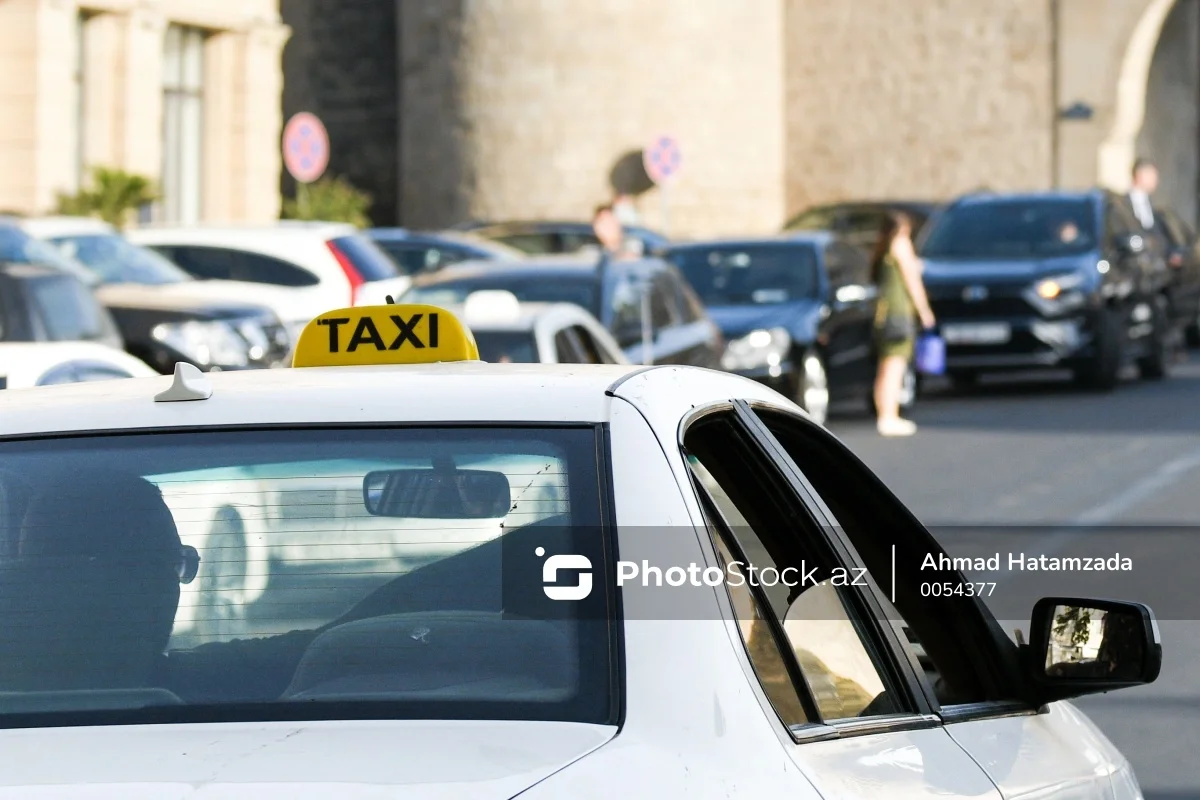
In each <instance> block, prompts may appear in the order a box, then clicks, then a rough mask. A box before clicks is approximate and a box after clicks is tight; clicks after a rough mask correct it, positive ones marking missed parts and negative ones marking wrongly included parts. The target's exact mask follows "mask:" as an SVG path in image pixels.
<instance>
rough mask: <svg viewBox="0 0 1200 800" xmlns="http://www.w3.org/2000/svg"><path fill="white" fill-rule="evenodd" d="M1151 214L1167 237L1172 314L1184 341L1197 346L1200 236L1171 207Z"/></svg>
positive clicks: (1199, 345) (1199, 300)
mask: <svg viewBox="0 0 1200 800" xmlns="http://www.w3.org/2000/svg"><path fill="white" fill-rule="evenodd" d="M1154 215H1155V217H1157V218H1158V219H1159V220H1161V221H1162V223H1163V226H1162V227H1163V232H1164V233H1165V234H1166V237H1167V248H1168V250H1167V263H1168V265H1169V266H1170V267H1171V269H1170V272H1171V286H1170V289H1169V294H1170V300H1171V316H1172V317H1173V318H1174V320H1175V321H1176V322H1177V323H1179V324H1181V325H1182V326H1183V330H1184V334H1185V335H1186V337H1187V343H1188V344H1189V345H1191V346H1192V347H1200V240H1198V239H1197V237H1196V232H1195V230H1194V229H1193V228H1192V226H1191V225H1188V224H1187V222H1185V221H1184V220H1183V218H1182V217H1180V216H1179V214H1178V213H1176V212H1175V211H1174V210H1173V209H1168V208H1158V209H1155V210H1154Z"/></svg>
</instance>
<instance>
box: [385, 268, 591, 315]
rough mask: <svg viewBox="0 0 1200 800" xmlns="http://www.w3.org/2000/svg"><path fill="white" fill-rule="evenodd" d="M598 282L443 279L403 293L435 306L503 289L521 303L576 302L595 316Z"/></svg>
mask: <svg viewBox="0 0 1200 800" xmlns="http://www.w3.org/2000/svg"><path fill="white" fill-rule="evenodd" d="M597 288H598V286H597V281H596V280H595V279H592V278H586V279H584V278H569V277H564V276H562V275H551V276H548V277H545V278H538V279H532V278H520V279H516V280H509V279H506V278H505V277H504V276H503V275H501V276H498V277H497V278H496V279H495V280H491V281H480V280H478V279H476V278H472V279H469V280H463V281H453V280H441V281H438V282H437V283H434V284H431V285H429V286H413V287H412V288H410V289H409V290H408V291H407V292H405V294H404V302H405V303H429V304H430V305H435V306H457V305H462V304H463V303H465V302H466V301H467V296H468V295H470V294H471V293H472V292H478V291H483V290H502V291H506V292H512V293H513V294H514V295H516V296H517V300H519V301H521V302H522V303H574V304H575V305H577V306H582V307H583V308H585V309H587V310H588V311H590V312H592V313H593V314H595V313H596V312H597V310H598V305H599V303H598V300H597V296H596V289H597Z"/></svg>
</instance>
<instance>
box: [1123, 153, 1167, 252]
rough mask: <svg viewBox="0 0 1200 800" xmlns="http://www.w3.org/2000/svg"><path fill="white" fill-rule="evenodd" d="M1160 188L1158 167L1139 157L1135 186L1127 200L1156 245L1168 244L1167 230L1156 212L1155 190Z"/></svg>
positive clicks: (1135, 171)
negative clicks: (1165, 230)
mask: <svg viewBox="0 0 1200 800" xmlns="http://www.w3.org/2000/svg"><path fill="white" fill-rule="evenodd" d="M1157 189H1158V167H1156V166H1154V163H1153V162H1151V161H1150V160H1149V159H1146V158H1139V159H1138V160H1137V161H1135V162H1134V164H1133V186H1132V187H1130V189H1129V193H1128V194H1126V195H1125V202H1126V204H1127V205H1128V207H1129V210H1130V211H1132V212H1133V216H1134V217H1135V218H1137V221H1138V222H1140V223H1141V225H1142V229H1143V230H1144V232H1145V233H1147V234H1149V236H1148V237H1147V238H1152V239H1154V240H1155V241H1154V243H1155V245H1164V246H1165V244H1166V236H1165V232H1164V231H1163V228H1162V223H1161V222H1160V221H1159V219H1158V215H1157V214H1155V213H1154V205H1153V203H1154V201H1153V199H1152V197H1153V195H1154V192H1155V191H1156V190H1157Z"/></svg>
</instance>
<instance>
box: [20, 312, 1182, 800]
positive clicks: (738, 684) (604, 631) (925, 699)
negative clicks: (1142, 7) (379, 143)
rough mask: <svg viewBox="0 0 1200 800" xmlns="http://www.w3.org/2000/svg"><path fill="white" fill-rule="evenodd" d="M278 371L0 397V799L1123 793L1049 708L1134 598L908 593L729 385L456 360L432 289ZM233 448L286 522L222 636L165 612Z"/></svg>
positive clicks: (203, 552) (1137, 668) (204, 547)
mask: <svg viewBox="0 0 1200 800" xmlns="http://www.w3.org/2000/svg"><path fill="white" fill-rule="evenodd" d="M294 366H295V367H297V368H296V369H289V370H272V371H264V372H253V373H222V374H218V375H204V374H202V373H200V372H199V371H197V370H195V369H192V368H190V367H187V366H186V365H185V366H181V367H180V368H179V369H178V370H177V372H176V374H175V377H174V378H167V377H160V378H150V379H146V380H126V381H115V382H109V383H104V384H99V383H97V384H90V385H85V384H79V385H75V386H64V387H53V388H49V389H46V390H43V391H41V392H38V393H32V392H31V393H27V394H28V395H34V394H37V395H38V396H37V397H33V396H27V397H23V396H21V395H22V393H13V395H12V396H10V397H3V396H0V620H3V624H2V625H0V797H13V798H16V797H21V798H26V797H56V798H57V797H65V798H72V797H78V798H101V797H103V798H110V797H111V798H116V797H121V798H150V797H155V798H157V797H175V798H187V797H196V798H203V797H214V798H215V797H221V798H262V797H281V798H282V797H287V798H326V797H330V796H337V797H341V798H354V799H355V800H357V799H358V798H393V797H407V798H513V797H517V796H520V797H522V798H528V799H530V800H538V799H539V798H561V797H572V798H610V797H613V796H632V797H651V798H663V797H701V798H718V797H719V798H729V797H744V798H763V797H787V798H793V799H794V798H802V799H804V800H810V799H811V800H818V798H825V799H826V800H833V799H834V798H837V799H839V800H840V799H843V798H845V799H847V800H850V799H853V800H859V798H877V797H904V798H935V797H936V798H942V799H943V800H944V798H956V797H971V798H988V799H989V800H1001V799H1002V798H1013V797H1038V798H1064V799H1065V798H1072V799H1073V800H1084V799H1089V800H1090V799H1091V798H1095V799H1096V800H1099V799H1100V798H1117V799H1118V800H1132V799H1133V798H1138V797H1140V792H1139V789H1138V785H1137V782H1136V780H1135V778H1134V775H1133V773H1132V770H1131V768H1130V767H1129V764H1128V763H1127V762H1126V760H1125V759H1124V758H1123V757H1122V756H1121V754H1120V753H1119V752H1118V751H1117V750H1116V749H1115V748H1114V747H1113V745H1112V744H1111V743H1110V742H1109V741H1108V740H1107V739H1106V738H1105V737H1104V735H1103V734H1102V733H1101V732H1100V731H1099V730H1098V729H1097V728H1096V727H1095V726H1094V725H1093V724H1092V723H1091V722H1090V721H1089V720H1088V719H1087V718H1086V717H1085V716H1084V715H1083V714H1082V713H1081V712H1079V711H1078V710H1077V709H1076V708H1075V707H1074V706H1073V705H1071V704H1070V703H1069V702H1067V701H1068V700H1069V698H1072V697H1075V696H1080V695H1084V694H1088V693H1091V692H1098V691H1108V690H1112V689H1117V688H1121V687H1124V686H1134V685H1139V684H1144V683H1148V682H1150V681H1153V680H1154V679H1155V678H1156V677H1157V674H1158V670H1159V668H1160V666H1161V660H1162V652H1161V645H1160V643H1159V640H1158V631H1157V624H1156V622H1155V620H1154V617H1153V616H1152V614H1151V613H1150V611H1149V609H1148V608H1146V607H1145V606H1143V605H1140V604H1136V603H1122V602H1116V601H1105V600H1087V599H1078V598H1047V599H1045V600H1042V601H1040V602H1039V603H1038V604H1037V605H1036V606H1035V608H1034V610H1033V616H1032V621H1031V623H1030V627H1029V642H1028V644H1023V645H1017V644H1015V643H1013V642H1012V641H1011V640H1009V639H1008V638H1007V637H1006V636H1005V634H1004V633H1003V632H1002V631H1001V630H1000V629H999V627H998V625H997V623H996V621H995V620H994V619H993V618H992V616H991V615H990V613H989V612H988V610H987V609H986V607H985V606H984V605H983V603H982V602H981V601H980V600H979V599H978V598H976V597H971V596H962V595H959V596H955V597H953V598H952V599H950V598H946V597H932V596H928V593H925V592H922V591H920V590H919V589H918V581H919V580H920V581H931V580H936V581H942V582H957V583H963V582H965V578H964V576H963V575H962V574H961V573H958V572H956V571H950V570H945V571H937V572H935V573H933V574H930V573H928V572H925V573H922V575H924V577H923V578H918V572H919V571H920V566H921V564H922V562H923V561H924V560H925V558H926V557H927V556H928V555H930V554H935V555H940V554H941V553H942V552H943V551H942V550H941V548H940V546H939V545H938V544H937V542H936V541H935V540H933V538H932V537H931V536H930V535H929V533H928V531H926V530H925V529H924V528H923V527H922V526H921V525H920V524H919V523H918V522H917V521H916V519H914V518H913V516H912V515H911V514H910V513H909V512H908V511H907V510H906V509H905V508H904V507H903V506H902V505H901V504H900V503H899V502H898V501H897V500H896V498H895V497H894V496H893V495H892V494H891V493H890V492H888V490H887V489H886V488H885V487H884V486H883V485H882V484H880V483H879V481H878V480H877V479H876V478H875V477H874V476H873V475H872V473H871V472H870V471H869V470H867V468H866V467H864V466H863V464H862V463H861V462H860V461H858V460H857V459H856V458H855V457H854V456H853V455H852V454H851V453H850V452H849V451H848V450H847V449H846V448H845V447H844V446H843V445H842V444H841V443H840V442H838V440H837V439H835V438H834V437H833V436H832V435H831V434H829V433H828V432H827V431H826V430H825V429H823V428H821V427H820V426H817V425H815V424H813V423H812V422H811V421H810V420H809V419H808V418H807V417H806V415H805V414H804V413H803V412H802V411H800V410H799V409H798V408H797V407H796V406H795V405H794V404H792V403H791V402H790V401H788V400H786V399H785V398H783V397H782V396H780V395H778V394H776V393H774V392H773V391H771V390H770V389H768V388H766V387H764V386H763V385H761V384H758V383H755V382H752V381H749V380H746V379H743V378H739V377H737V376H733V375H729V374H725V373H718V372H713V371H708V370H703V369H697V368H689V367H648V368H638V367H633V366H629V365H544V364H487V363H482V362H479V361H478V350H477V348H476V345H475V343H474V341H473V338H472V336H471V333H470V331H469V330H468V329H467V328H466V327H465V326H463V325H462V324H461V322H460V321H459V320H458V319H457V318H456V317H455V316H454V315H453V314H451V313H449V312H447V311H445V310H444V309H438V308H436V307H431V306H404V305H389V306H382V307H374V306H365V307H357V308H350V309H342V310H338V311H333V312H329V313H325V314H322V315H320V316H319V317H317V318H316V319H315V320H314V321H313V322H312V323H311V324H310V325H309V326H308V327H307V328H305V330H304V332H303V333H302V335H301V339H300V342H299V345H298V349H297V352H296V356H295V361H294ZM247 469H249V470H264V471H269V473H270V475H271V479H272V481H274V482H275V483H276V484H280V483H282V485H283V486H285V487H286V486H287V482H288V481H289V480H291V481H293V484H292V485H293V486H294V491H292V492H287V491H273V492H271V493H255V492H246V493H243V494H241V495H239V496H238V499H237V502H238V503H240V504H241V506H242V507H243V508H245V509H246V510H247V512H248V513H249V512H253V514H258V515H263V516H269V515H271V514H275V515H277V517H278V518H279V519H280V520H285V521H288V520H290V521H292V523H294V524H295V527H293V528H292V529H290V531H288V530H283V529H281V528H280V527H279V526H276V527H273V528H263V529H261V530H260V531H258V533H256V535H257V536H261V537H263V538H264V539H266V540H268V541H266V542H265V544H266V545H268V546H269V545H270V544H271V542H270V541H269V540H271V539H272V538H273V537H278V536H284V535H290V537H291V544H290V546H289V548H287V550H286V554H285V555H284V556H282V561H283V563H282V564H281V565H280V569H279V570H278V571H275V570H273V571H272V572H271V574H270V576H269V579H268V580H267V581H266V582H265V585H263V587H262V589H261V591H260V592H258V594H257V596H256V597H254V598H253V599H251V598H250V597H249V596H248V595H245V594H243V595H242V596H241V597H240V598H239V599H238V600H237V602H239V603H242V604H244V605H245V608H244V618H245V620H246V621H247V627H246V628H245V629H244V630H242V631H241V632H239V633H232V634H231V633H222V632H214V633H209V634H206V635H205V636H203V637H197V636H195V635H194V631H189V632H185V633H184V635H180V633H179V632H178V631H177V630H175V629H176V627H177V623H178V621H179V614H180V613H181V607H182V606H183V605H184V604H183V603H182V602H181V597H182V598H185V599H187V598H190V599H189V600H188V603H190V605H189V606H188V608H189V609H190V611H189V612H188V613H190V614H191V615H192V616H193V618H194V617H195V616H196V615H201V616H202V615H203V614H204V613H205V609H207V608H212V607H215V606H216V605H217V604H219V601H218V600H217V599H215V598H213V597H212V595H213V594H214V593H220V592H222V591H225V590H226V589H225V587H222V586H220V585H217V586H209V587H207V588H205V589H204V590H203V591H198V592H197V591H196V589H195V588H194V587H197V586H203V585H204V580H205V579H204V576H205V574H206V573H207V572H208V571H211V570H218V571H221V572H222V573H223V574H226V575H229V574H234V575H236V574H238V573H239V571H240V572H242V573H251V572H253V571H254V569H255V568H254V566H253V565H252V564H250V563H248V562H247V561H246V560H245V559H247V558H248V557H247V556H246V555H245V552H244V550H239V549H236V548H235V549H233V550H232V551H230V550H228V549H227V548H226V547H225V545H224V544H223V543H222V542H220V541H215V542H213V541H204V540H195V539H193V541H197V542H198V544H189V543H188V542H189V536H190V535H191V534H190V533H189V528H188V526H187V524H186V513H185V504H183V503H182V500H181V499H180V498H181V497H182V496H186V487H187V486H189V485H192V486H199V487H201V488H200V489H198V491H203V485H204V484H205V481H209V482H210V483H211V482H213V481H222V480H228V479H229V476H230V471H231V470H232V471H234V473H233V474H235V475H236V474H239V473H237V471H238V470H247ZM331 472H337V473H338V474H340V475H342V476H343V477H344V478H345V479H347V480H351V481H353V482H355V483H356V484H357V485H358V486H359V487H360V491H358V492H355V493H353V495H352V496H349V495H338V496H332V497H331V496H328V495H314V494H313V493H312V492H311V491H309V484H308V483H307V482H308V481H310V480H311V478H312V476H313V475H315V474H320V475H322V476H324V477H327V476H328V475H329V474H330V473H331ZM539 483H540V485H541V487H542V488H541V489H539V490H535V491H531V490H533V489H534V488H535V487H537V486H539ZM222 491H225V492H233V491H234V489H232V488H229V487H226V488H225V489H223V490H222ZM172 504H174V505H172ZM339 505H340V506H342V508H337V506H339ZM272 506H275V507H274V508H273V507H272ZM285 507H286V508H287V512H286V514H285V513H282V509H283V508H285ZM339 515H340V516H339ZM335 519H342V520H349V522H348V523H345V524H343V523H342V522H338V523H336V524H334V522H333V520H335ZM360 520H361V522H360ZM495 520H499V522H498V523H497V524H496V526H495V527H496V528H497V529H498V530H493V529H492V523H493V522H494V521H495ZM380 522H383V523H389V522H390V523H391V525H390V527H389V525H387V524H384V525H382V526H381V525H379V523H380ZM281 524H284V523H281ZM356 526H361V527H356ZM481 526H482V527H486V528H488V529H489V530H488V535H479V534H480V531H479V529H480V527H481ZM414 528H419V529H420V530H421V531H422V535H421V536H420V537H412V536H411V535H410V534H411V532H412V530H413V529H414ZM381 537H382V538H381ZM364 540H365V543H364ZM376 540H378V541H387V542H389V543H401V544H407V545H409V547H408V550H409V552H410V554H412V555H414V556H415V555H423V558H421V559H420V563H419V565H417V566H414V567H401V568H397V567H396V566H395V565H394V564H392V563H390V562H387V561H380V560H379V559H376V558H370V557H364V558H357V557H356V554H358V553H359V552H360V551H362V549H363V548H364V547H365V546H366V545H369V544H371V543H372V542H373V541H376ZM306 542H307V544H306ZM768 576H771V578H770V579H768ZM789 576H790V579H789ZM885 590H886V591H885ZM893 598H894V601H893ZM1085 618H1086V619H1087V620H1088V623H1089V624H1086V625H1082V626H1076V625H1074V623H1070V622H1069V621H1070V620H1079V619H1085ZM1064 620H1066V621H1068V622H1067V623H1064ZM1097 623H1098V624H1097ZM1064 635H1065V636H1066V639H1065V640H1064V638H1063V637H1064ZM1093 638H1097V639H1098V640H1099V641H1092V639H1093ZM1081 641H1084V643H1085V644H1086V645H1087V646H1085V647H1079V646H1078V645H1079V644H1080V642H1081Z"/></svg>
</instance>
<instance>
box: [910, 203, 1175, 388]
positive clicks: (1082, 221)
mask: <svg viewBox="0 0 1200 800" xmlns="http://www.w3.org/2000/svg"><path fill="white" fill-rule="evenodd" d="M1140 231H1141V228H1140V227H1139V226H1138V223H1137V220H1136V219H1135V218H1134V217H1133V215H1132V213H1131V212H1130V211H1129V210H1128V209H1127V207H1126V206H1125V204H1124V203H1123V202H1121V199H1120V198H1119V197H1117V196H1116V195H1114V194H1112V193H1111V192H1107V191H1103V190H1099V189H1097V190H1094V191H1088V192H1043V193H1034V194H1015V195H1014V194H1009V195H1004V194H982V195H969V196H966V197H963V198H961V199H959V200H957V201H956V202H954V203H952V204H951V205H950V206H949V207H948V208H946V210H945V211H943V212H942V213H940V214H939V215H938V217H937V218H936V220H935V221H934V222H933V224H932V225H930V227H929V228H928V229H927V230H926V232H925V235H924V236H923V237H922V239H921V241H920V242H919V243H918V248H919V251H920V253H921V255H922V257H923V259H924V262H925V285H926V288H927V289H928V292H929V297H930V302H931V305H932V306H933V311H934V314H935V315H936V316H937V319H938V323H939V327H940V329H941V333H942V336H943V337H944V338H945V340H946V346H947V348H946V353H947V355H946V366H947V372H948V375H949V376H950V377H951V378H952V379H953V380H955V381H957V382H959V383H971V382H973V381H975V380H976V378H978V376H979V375H980V374H982V373H984V372H993V371H1001V370H1013V369H1027V368H1056V369H1064V368H1065V369H1070V370H1072V371H1073V372H1074V374H1075V377H1076V380H1077V381H1078V382H1079V383H1081V384H1083V385H1086V386H1089V387H1092V388H1095V389H1101V390H1107V389H1111V388H1113V387H1114V386H1115V385H1116V383H1117V380H1118V375H1119V372H1120V370H1121V368H1122V367H1123V366H1124V365H1126V364H1128V363H1130V362H1132V363H1135V364H1136V365H1137V368H1138V370H1139V372H1140V373H1141V375H1142V377H1144V378H1149V379H1157V378H1162V377H1163V376H1164V375H1165V374H1166V371H1167V362H1168V343H1169V341H1170V339H1171V331H1170V320H1169V309H1168V300H1167V289H1168V287H1169V280H1170V276H1169V274H1168V272H1167V269H1168V268H1167V267H1166V265H1165V263H1163V262H1162V260H1161V258H1158V257H1155V256H1154V254H1152V253H1151V252H1150V251H1148V250H1147V247H1146V242H1145V240H1144V238H1143V236H1142V235H1141V233H1140Z"/></svg>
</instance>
